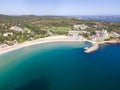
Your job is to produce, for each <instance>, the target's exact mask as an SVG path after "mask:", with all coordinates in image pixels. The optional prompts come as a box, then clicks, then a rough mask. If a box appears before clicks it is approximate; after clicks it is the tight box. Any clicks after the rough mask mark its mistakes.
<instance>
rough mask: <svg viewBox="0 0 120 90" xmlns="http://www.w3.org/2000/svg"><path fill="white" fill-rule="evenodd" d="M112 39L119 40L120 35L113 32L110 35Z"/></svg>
mask: <svg viewBox="0 0 120 90" xmlns="http://www.w3.org/2000/svg"><path fill="white" fill-rule="evenodd" d="M110 37H113V38H119V37H120V34H118V33H116V32H113V31H112V32H111V33H110Z"/></svg>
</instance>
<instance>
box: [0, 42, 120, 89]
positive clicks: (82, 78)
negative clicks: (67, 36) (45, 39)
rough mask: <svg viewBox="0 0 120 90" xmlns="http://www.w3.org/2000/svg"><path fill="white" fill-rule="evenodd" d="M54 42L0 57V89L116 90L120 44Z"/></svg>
mask: <svg viewBox="0 0 120 90" xmlns="http://www.w3.org/2000/svg"><path fill="white" fill-rule="evenodd" d="M90 45H91V44H90V43H88V42H54V43H44V44H37V45H32V46H28V47H24V48H21V49H18V50H14V51H12V52H8V53H6V54H3V55H0V90H120V44H104V45H101V46H100V48H99V49H98V50H96V51H95V52H92V53H89V54H87V53H85V52H84V48H85V47H89V46H90Z"/></svg>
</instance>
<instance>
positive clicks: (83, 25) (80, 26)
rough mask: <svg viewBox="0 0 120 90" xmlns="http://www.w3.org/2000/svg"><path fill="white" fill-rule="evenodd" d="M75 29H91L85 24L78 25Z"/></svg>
mask: <svg viewBox="0 0 120 90" xmlns="http://www.w3.org/2000/svg"><path fill="white" fill-rule="evenodd" d="M73 28H74V29H77V30H79V29H81V30H85V29H88V28H89V27H88V26H87V25H85V24H78V25H74V26H73Z"/></svg>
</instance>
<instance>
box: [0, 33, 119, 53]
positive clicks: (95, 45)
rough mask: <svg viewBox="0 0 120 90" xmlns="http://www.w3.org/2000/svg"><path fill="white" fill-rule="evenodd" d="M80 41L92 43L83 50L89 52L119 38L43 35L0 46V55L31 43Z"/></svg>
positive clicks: (112, 42) (115, 41)
mask: <svg viewBox="0 0 120 90" xmlns="http://www.w3.org/2000/svg"><path fill="white" fill-rule="evenodd" d="M62 41H63V42H74V41H76V42H82V41H87V42H90V43H92V46H91V47H89V48H88V47H85V48H84V49H85V50H84V52H85V53H91V52H94V51H96V50H98V48H99V45H101V44H114V43H120V41H119V40H110V41H100V42H95V41H91V40H87V39H85V38H84V39H74V38H72V37H70V36H65V35H60V36H50V37H45V38H40V39H37V40H33V41H26V42H24V43H21V44H16V45H13V46H7V47H5V48H0V55H2V54H5V53H8V52H11V51H14V50H17V49H20V48H24V47H28V46H31V45H36V44H42V43H49V42H62Z"/></svg>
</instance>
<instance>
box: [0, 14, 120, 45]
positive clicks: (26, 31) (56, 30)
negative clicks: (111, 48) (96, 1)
mask: <svg viewBox="0 0 120 90" xmlns="http://www.w3.org/2000/svg"><path fill="white" fill-rule="evenodd" d="M76 24H85V25H87V26H89V27H90V28H88V29H87V31H89V32H90V34H94V31H96V30H102V29H107V30H108V31H109V32H110V31H115V32H117V33H120V23H110V22H100V21H89V20H78V19H75V18H70V17H69V18H68V17H59V16H33V15H29V16H6V15H0V44H2V43H6V44H8V45H13V44H14V43H22V42H24V41H29V40H33V39H37V38H43V37H47V36H50V35H66V34H67V33H68V31H69V30H75V29H74V28H73V26H74V25H76ZM12 26H17V27H21V28H22V29H23V31H17V30H10V28H11V27H12ZM95 26H96V27H95ZM8 32H9V33H12V35H10V34H8V35H7V36H4V34H6V33H8ZM84 36H85V37H88V35H87V34H85V35H84Z"/></svg>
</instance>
